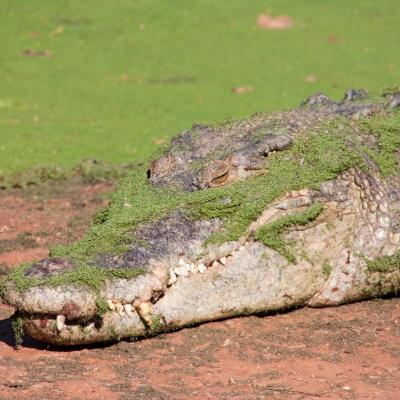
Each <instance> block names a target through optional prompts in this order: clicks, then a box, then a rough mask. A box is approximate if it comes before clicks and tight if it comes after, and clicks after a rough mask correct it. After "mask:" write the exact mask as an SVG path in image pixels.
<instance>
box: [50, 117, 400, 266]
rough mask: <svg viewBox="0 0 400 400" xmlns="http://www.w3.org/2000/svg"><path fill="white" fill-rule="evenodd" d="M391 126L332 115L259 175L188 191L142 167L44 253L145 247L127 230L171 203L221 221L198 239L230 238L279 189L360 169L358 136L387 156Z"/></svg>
mask: <svg viewBox="0 0 400 400" xmlns="http://www.w3.org/2000/svg"><path fill="white" fill-rule="evenodd" d="M388 121H389V122H388ZM228 124H231V122H228ZM399 131H400V113H399V112H397V111H396V112H391V113H389V114H388V115H377V116H372V117H365V118H360V119H359V120H356V121H355V120H353V121H349V120H348V119H346V118H343V117H335V118H332V119H330V120H328V121H325V122H322V123H320V124H318V125H317V126H314V127H313V128H312V129H311V130H310V131H309V132H306V133H304V134H302V135H300V136H298V137H297V138H296V140H295V142H294V143H293V145H292V146H291V148H289V149H287V150H284V151H279V152H276V153H274V154H269V156H268V157H267V158H266V160H265V172H264V173H263V174H262V175H260V176H256V177H253V178H249V179H246V180H244V181H238V182H235V183H232V184H230V185H227V186H222V187H217V188H208V189H205V190H199V191H195V192H184V191H182V190H180V189H177V188H169V187H164V188H160V187H155V186H153V185H151V184H149V182H148V179H147V174H146V168H145V167H140V168H138V169H137V170H135V171H133V172H132V173H130V174H129V175H128V176H127V177H126V178H124V179H123V180H122V181H121V182H120V184H119V186H118V188H117V189H116V191H115V192H114V194H113V195H112V197H111V201H110V204H109V206H108V207H107V208H106V209H105V210H103V211H100V212H98V213H97V214H96V216H95V218H94V224H93V225H92V227H91V228H90V230H89V231H88V233H87V234H86V236H85V238H84V239H83V240H80V241H78V242H76V243H74V244H72V245H71V246H68V247H64V246H58V247H56V248H54V249H52V251H51V256H59V257H66V258H68V259H71V260H72V261H76V262H83V263H87V264H95V263H96V256H97V255H100V254H122V253H124V251H126V250H127V249H128V248H129V246H130V245H131V244H132V243H140V244H143V245H146V243H141V240H142V239H141V238H140V237H137V236H136V234H135V229H136V228H137V227H138V226H140V225H143V224H147V223H152V222H155V221H157V220H160V219H162V218H163V217H165V216H167V215H168V214H169V213H171V212H172V211H174V210H176V209H181V210H184V211H186V212H187V215H188V216H189V218H192V219H195V220H200V219H204V220H210V219H213V218H216V219H219V220H220V221H221V222H222V223H223V229H221V230H220V231H219V232H218V233H215V234H213V235H211V236H210V238H209V239H208V241H207V243H205V244H208V243H215V244H220V243H223V242H225V241H231V240H237V239H239V238H240V237H241V236H243V235H245V234H246V232H247V229H248V227H249V225H250V224H251V223H252V222H253V221H254V220H255V219H257V218H258V217H259V216H260V215H261V213H262V211H263V210H264V209H265V208H266V207H267V206H268V205H269V204H271V203H272V202H273V201H274V200H275V199H276V198H278V197H280V196H282V195H284V194H285V193H286V192H290V191H292V190H299V189H302V188H305V187H308V188H310V189H315V190H319V187H320V184H321V183H322V182H325V181H329V180H332V179H335V178H336V177H337V176H338V175H339V174H340V173H342V172H344V171H345V170H348V169H350V168H352V167H359V168H361V169H363V170H366V171H367V170H368V168H369V165H368V163H367V161H366V160H365V157H364V156H363V155H364V154H365V151H364V150H365V149H364V147H365V146H364V135H366V134H368V133H370V132H374V135H378V134H377V133H375V132H379V141H378V142H379V143H385V145H381V146H380V147H379V146H378V147H376V148H369V149H368V151H369V153H371V154H372V155H374V157H375V158H373V157H372V156H370V157H371V158H372V159H376V160H378V161H379V160H384V159H390V160H392V159H394V157H395V151H396V150H397V149H398V143H397V142H396V140H395V139H394V138H393V137H394V135H395V132H399ZM355 138H357V140H354V139H355ZM349 141H351V145H349ZM377 163H378V162H377ZM378 166H379V167H380V168H382V171H385V173H390V172H393V171H395V169H396V168H398V165H397V163H394V162H390V163H389V164H388V163H386V164H382V163H378Z"/></svg>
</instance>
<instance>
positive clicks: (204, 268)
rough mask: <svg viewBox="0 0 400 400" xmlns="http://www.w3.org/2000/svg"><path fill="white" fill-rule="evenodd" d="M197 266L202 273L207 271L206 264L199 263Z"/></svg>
mask: <svg viewBox="0 0 400 400" xmlns="http://www.w3.org/2000/svg"><path fill="white" fill-rule="evenodd" d="M197 268H198V270H199V272H200V273H201V274H204V272H206V269H207V267H206V266H205V265H204V264H199V266H198V267H197Z"/></svg>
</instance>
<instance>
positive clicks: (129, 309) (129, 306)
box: [124, 304, 133, 318]
mask: <svg viewBox="0 0 400 400" xmlns="http://www.w3.org/2000/svg"><path fill="white" fill-rule="evenodd" d="M124 310H125V312H126V315H127V316H128V317H129V318H132V317H133V313H132V304H124Z"/></svg>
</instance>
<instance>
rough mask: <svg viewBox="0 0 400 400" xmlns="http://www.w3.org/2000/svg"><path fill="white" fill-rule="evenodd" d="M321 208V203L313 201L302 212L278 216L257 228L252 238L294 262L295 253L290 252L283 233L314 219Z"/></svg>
mask: <svg viewBox="0 0 400 400" xmlns="http://www.w3.org/2000/svg"><path fill="white" fill-rule="evenodd" d="M323 209H324V207H323V206H322V204H320V203H315V204H313V205H312V206H310V207H308V208H307V209H306V210H305V211H303V212H299V213H296V214H292V215H287V216H284V217H282V218H279V219H277V220H276V221H273V222H271V223H270V224H268V225H265V226H263V227H261V228H259V229H258V230H257V232H256V234H255V236H254V238H255V239H256V240H258V241H260V242H262V243H263V244H265V245H266V246H267V247H270V248H271V249H273V250H275V251H276V252H278V253H279V254H280V255H281V256H283V257H285V258H286V259H287V260H288V261H289V262H291V263H295V262H296V258H295V255H294V254H293V253H292V252H291V250H290V246H289V245H288V243H287V242H286V240H285V239H284V237H283V233H284V232H285V231H286V230H287V229H289V228H290V227H291V226H301V225H306V224H308V223H309V222H311V221H314V220H315V219H316V218H317V217H318V216H319V215H320V214H321V212H322V211H323Z"/></svg>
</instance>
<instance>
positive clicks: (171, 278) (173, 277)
mask: <svg viewBox="0 0 400 400" xmlns="http://www.w3.org/2000/svg"><path fill="white" fill-rule="evenodd" d="M177 280H178V278H177V277H176V274H175V272H174V270H173V269H170V271H169V280H168V285H173V284H174V283H175V282H176V281H177Z"/></svg>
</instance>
